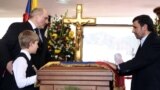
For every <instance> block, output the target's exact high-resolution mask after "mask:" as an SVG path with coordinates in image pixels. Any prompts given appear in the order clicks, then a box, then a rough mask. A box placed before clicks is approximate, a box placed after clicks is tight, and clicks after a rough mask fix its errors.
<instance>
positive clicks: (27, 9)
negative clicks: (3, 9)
mask: <svg viewBox="0 0 160 90" xmlns="http://www.w3.org/2000/svg"><path fill="white" fill-rule="evenodd" d="M30 12H31V0H28V2H27V6H26V11H25V13H24V14H23V22H26V21H28V19H29V16H30Z"/></svg>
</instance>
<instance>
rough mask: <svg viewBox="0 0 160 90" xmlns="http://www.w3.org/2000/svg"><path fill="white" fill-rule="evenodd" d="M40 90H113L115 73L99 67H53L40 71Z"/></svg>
mask: <svg viewBox="0 0 160 90" xmlns="http://www.w3.org/2000/svg"><path fill="white" fill-rule="evenodd" d="M38 80H39V84H40V90H113V73H112V72H111V71H110V70H107V69H104V68H102V67H97V66H94V65H92V66H87V65H78V66H72V65H51V66H49V67H45V68H43V69H40V70H39V71H38Z"/></svg>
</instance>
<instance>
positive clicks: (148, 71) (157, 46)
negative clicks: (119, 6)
mask: <svg viewBox="0 0 160 90" xmlns="http://www.w3.org/2000/svg"><path fill="white" fill-rule="evenodd" d="M119 67H120V70H119V74H121V75H132V82H131V90H160V86H159V85H160V39H159V37H158V36H157V35H156V34H155V33H150V34H149V35H148V37H147V38H146V40H145V41H144V44H143V45H142V47H141V48H140V47H139V49H138V51H137V53H136V56H135V57H134V58H133V59H132V60H129V61H127V62H125V63H122V64H120V65H119Z"/></svg>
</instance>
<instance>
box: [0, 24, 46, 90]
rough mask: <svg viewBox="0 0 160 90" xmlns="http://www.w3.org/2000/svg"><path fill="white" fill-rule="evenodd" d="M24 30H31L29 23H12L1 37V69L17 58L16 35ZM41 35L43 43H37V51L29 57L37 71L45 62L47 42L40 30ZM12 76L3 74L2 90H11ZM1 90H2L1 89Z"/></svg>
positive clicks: (18, 50) (18, 48)
mask: <svg viewBox="0 0 160 90" xmlns="http://www.w3.org/2000/svg"><path fill="white" fill-rule="evenodd" d="M24 30H33V28H32V26H31V25H30V24H29V22H25V23H22V22H17V23H13V24H11V25H10V26H9V28H8V30H7V32H6V34H5V35H4V36H3V38H2V41H3V45H2V46H0V52H2V53H3V56H5V58H3V59H2V60H1V64H2V65H3V66H2V67H3V69H5V68H6V65H7V63H8V62H9V61H10V60H15V59H16V57H17V56H18V54H19V53H20V50H21V49H20V46H19V42H18V35H19V34H20V33H21V32H22V31H24ZM40 31H41V34H42V39H43V43H39V48H38V50H37V53H36V54H33V55H31V60H32V61H33V63H34V64H35V66H36V67H37V69H39V68H40V67H41V66H43V65H44V64H45V63H46V62H47V61H46V60H47V58H46V54H47V41H46V38H45V37H44V32H45V31H44V30H40ZM1 48H3V49H1ZM2 71H4V70H2ZM11 77H12V76H11V75H9V73H8V72H6V73H5V76H4V79H5V80H4V83H3V85H2V86H3V87H4V90H11V86H10V85H12V82H11V79H12V78H11ZM3 87H2V88H3ZM2 90H3V89H2Z"/></svg>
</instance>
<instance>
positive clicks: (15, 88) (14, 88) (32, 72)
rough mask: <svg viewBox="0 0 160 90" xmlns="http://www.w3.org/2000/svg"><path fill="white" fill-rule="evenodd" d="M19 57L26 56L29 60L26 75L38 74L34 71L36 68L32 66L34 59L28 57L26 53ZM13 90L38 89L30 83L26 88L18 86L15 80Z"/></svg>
mask: <svg viewBox="0 0 160 90" xmlns="http://www.w3.org/2000/svg"><path fill="white" fill-rule="evenodd" d="M18 57H24V58H25V59H26V61H27V64H28V67H27V71H26V77H30V76H33V75H36V72H35V71H34V69H33V67H32V65H33V64H32V61H29V59H28V57H27V56H26V55H25V54H24V53H20V54H19V56H18ZM14 82H15V78H14ZM13 90H36V88H34V85H29V86H26V87H24V88H18V86H17V84H16V82H15V83H14V85H13Z"/></svg>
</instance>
